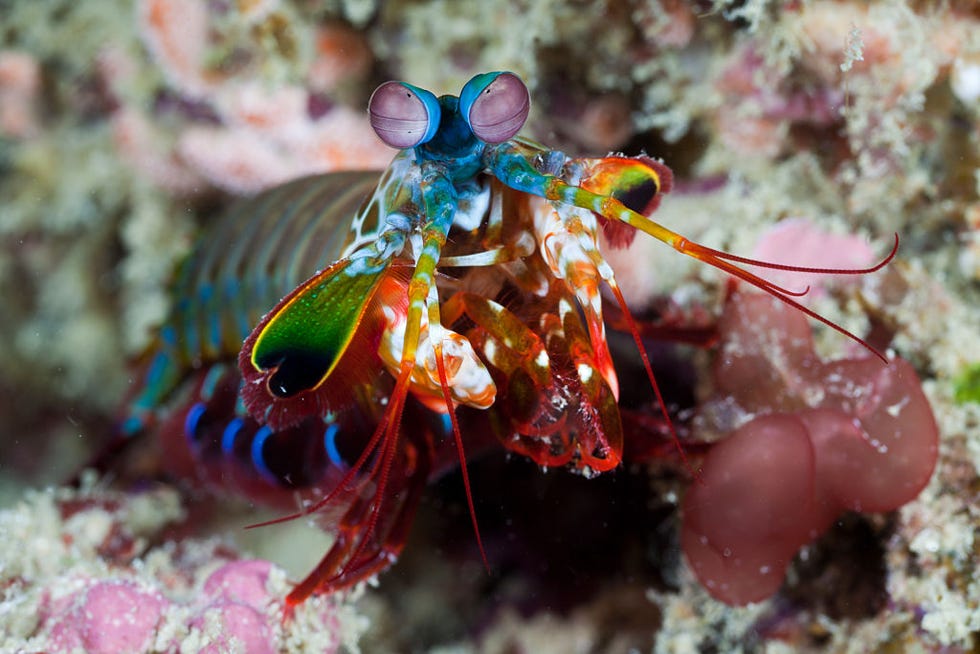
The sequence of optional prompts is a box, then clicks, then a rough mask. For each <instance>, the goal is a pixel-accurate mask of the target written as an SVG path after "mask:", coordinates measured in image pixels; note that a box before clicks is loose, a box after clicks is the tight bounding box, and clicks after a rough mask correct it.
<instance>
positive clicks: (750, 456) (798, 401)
mask: <svg viewBox="0 0 980 654" xmlns="http://www.w3.org/2000/svg"><path fill="white" fill-rule="evenodd" d="M720 326H721V332H722V337H723V345H722V354H721V356H720V357H719V361H718V363H717V364H716V368H715V375H716V388H717V389H718V392H719V396H720V399H719V400H718V401H719V402H723V403H727V405H729V406H731V405H734V406H737V407H739V409H740V411H736V412H729V415H731V414H732V413H734V414H738V413H741V414H742V415H746V414H748V415H755V416H756V417H755V418H753V419H751V420H750V421H749V422H747V423H746V424H744V425H742V426H741V427H739V428H738V429H737V430H735V431H734V433H732V434H731V435H730V436H729V437H727V438H725V439H724V440H722V441H720V442H719V443H717V444H716V445H714V446H713V447H712V448H711V450H710V451H709V452H708V454H707V456H706V457H705V460H704V465H703V470H702V476H701V479H700V481H699V483H695V484H694V485H693V486H692V488H691V489H690V490H689V491H688V494H687V497H686V498H685V501H684V506H683V515H684V517H683V527H682V536H681V545H682V548H683V550H684V553H685V555H686V556H687V559H688V562H689V563H690V564H691V567H692V569H693V570H694V572H695V574H696V575H697V577H698V578H699V579H700V580H701V582H702V583H703V584H704V586H705V587H706V588H707V590H708V591H709V593H711V594H712V595H713V596H714V597H716V598H718V599H720V600H722V601H724V602H727V603H729V604H735V605H741V604H747V603H749V602H755V601H760V600H762V599H765V598H766V597H768V596H769V595H771V594H772V593H774V592H775V591H776V590H777V589H778V588H779V586H780V585H781V583H782V580H783V577H784V575H785V571H786V568H787V566H788V564H789V562H790V561H791V560H792V559H793V557H794V556H795V554H796V551H797V550H798V549H799V548H800V547H801V546H803V545H805V544H806V543H808V542H810V541H811V540H813V539H815V538H816V537H817V536H819V535H820V534H821V533H822V532H824V531H825V530H826V529H827V528H828V527H829V526H830V525H831V524H832V523H833V521H834V520H835V519H836V518H837V516H838V515H840V513H841V512H842V511H844V510H853V511H864V512H870V511H891V510H894V509H897V508H898V507H900V506H902V505H903V504H905V503H907V502H909V501H911V500H912V499H914V498H915V497H916V496H917V495H918V494H919V492H920V491H921V490H922V488H923V487H924V486H925V485H926V483H928V481H929V478H930V476H931V475H932V471H933V469H934V468H935V465H936V459H937V456H938V438H939V431H938V427H937V425H936V421H935V418H934V417H933V414H932V410H931V408H930V406H929V403H928V400H927V399H926V397H925V395H924V394H923V392H922V389H921V387H920V385H919V380H918V378H917V377H916V375H915V372H914V371H913V370H912V367H911V366H910V365H909V364H908V363H907V362H905V361H903V360H901V359H894V360H892V361H890V362H889V364H888V365H885V364H883V363H882V362H881V361H880V360H879V359H877V358H875V357H871V356H866V357H862V358H860V359H844V360H840V361H832V362H824V361H821V360H820V359H819V357H817V356H816V354H815V353H814V351H813V342H812V337H811V336H810V331H809V326H808V325H807V323H806V319H805V317H804V316H803V315H802V314H800V313H799V312H797V311H794V310H792V309H789V308H787V307H785V306H783V305H781V304H778V303H774V302H773V301H772V300H771V299H769V298H766V297H764V296H758V295H750V296H743V295H736V296H734V299H733V301H731V302H730V303H729V305H728V307H727V308H726V312H725V315H724V316H723V318H722V320H721V322H720ZM709 404H710V403H709Z"/></svg>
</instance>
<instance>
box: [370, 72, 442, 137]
mask: <svg viewBox="0 0 980 654" xmlns="http://www.w3.org/2000/svg"><path fill="white" fill-rule="evenodd" d="M368 114H369V115H370V117H371V127H373V128H374V132H375V133H376V134H377V135H378V138H380V139H381V140H382V141H384V142H385V143H387V144H388V145H390V146H391V147H393V148H399V149H405V148H414V147H415V146H417V145H421V144H422V143H425V142H426V141H428V140H430V139H431V138H432V137H433V136H435V134H436V131H437V130H438V129H439V116H440V114H441V111H440V109H439V101H438V100H437V99H436V96H434V95H432V94H431V93H429V92H428V91H426V90H424V89H420V88H418V87H415V86H412V85H411V84H405V83H404V82H385V83H384V84H382V85H381V86H379V87H378V88H377V89H375V90H374V93H373V94H371V99H370V100H369V101H368Z"/></svg>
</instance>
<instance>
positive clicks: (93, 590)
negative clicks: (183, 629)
mask: <svg viewBox="0 0 980 654" xmlns="http://www.w3.org/2000/svg"><path fill="white" fill-rule="evenodd" d="M168 605H169V602H168V601H167V600H165V599H164V598H163V597H162V596H161V595H160V594H159V593H156V592H153V591H147V590H144V589H142V588H140V587H139V586H137V585H136V584H135V583H132V582H128V581H113V580H109V581H99V582H96V583H94V584H92V585H91V586H89V587H88V588H85V589H83V590H80V591H78V592H76V593H73V594H72V595H69V596H68V597H67V598H64V599H62V600H60V601H59V602H56V603H55V604H54V606H53V607H52V609H51V614H52V618H53V621H54V625H53V627H52V628H51V647H52V649H53V650H54V651H56V652H69V651H73V650H77V649H82V650H84V651H85V652H88V653H89V654H117V653H118V652H142V651H148V650H149V649H150V644H151V643H152V640H153V637H154V635H155V633H156V630H157V627H158V625H159V624H160V623H161V621H162V620H163V612H164V610H165V609H166V608H167V606H168Z"/></svg>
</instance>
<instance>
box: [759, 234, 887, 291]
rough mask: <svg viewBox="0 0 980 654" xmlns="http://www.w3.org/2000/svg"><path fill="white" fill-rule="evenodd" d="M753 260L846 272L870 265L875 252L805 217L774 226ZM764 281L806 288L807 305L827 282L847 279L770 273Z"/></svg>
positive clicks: (800, 288)
mask: <svg viewBox="0 0 980 654" xmlns="http://www.w3.org/2000/svg"><path fill="white" fill-rule="evenodd" d="M752 257H753V258H755V259H759V260H761V261H773V262H775V263H788V264H790V265H795V266H807V265H815V266H819V267H821V268H844V269H847V268H863V267H866V266H868V265H870V264H871V263H872V262H873V261H874V252H872V250H871V248H870V247H869V246H868V244H867V243H866V242H865V240H864V239H863V238H861V237H860V236H853V235H846V236H845V235H837V234H831V233H829V232H826V231H824V230H822V229H820V228H819V227H817V226H816V225H815V224H814V223H813V222H812V221H810V220H808V219H806V218H789V219H787V220H782V221H780V222H778V223H776V224H775V225H774V226H772V227H771V228H769V229H768V230H767V231H766V232H765V234H763V235H762V238H760V239H759V242H758V243H757V244H756V247H755V250H754V251H753V252H752ZM818 257H819V260H818V259H817V258H818ZM766 279H769V280H771V281H773V282H775V283H776V284H779V285H781V286H785V287H786V288H790V289H799V290H803V289H804V288H807V287H809V288H810V291H811V292H810V293H808V294H807V295H805V296H804V297H803V298H801V301H802V302H804V303H808V301H809V300H810V299H811V298H816V297H820V296H821V295H824V287H825V286H826V285H827V282H828V281H833V282H835V283H837V282H841V281H846V280H847V279H848V276H847V275H838V276H828V275H826V274H822V273H812V274H806V273H800V272H792V273H781V271H778V270H772V271H767V272H766ZM850 279H852V280H853V279H854V278H853V277H851V278H850Z"/></svg>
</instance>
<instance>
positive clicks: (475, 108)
mask: <svg viewBox="0 0 980 654" xmlns="http://www.w3.org/2000/svg"><path fill="white" fill-rule="evenodd" d="M530 109H531V96H530V95H529V94H528V92H527V87H526V86H525V85H524V82H522V81H521V79H520V78H519V77H518V76H517V75H515V74H513V73H507V72H503V73H483V74H482V75H477V76H476V77H474V78H473V79H471V80H470V81H469V82H467V83H466V86H464V87H463V91H462V92H461V93H460V94H459V112H460V114H462V116H463V119H464V120H466V124H467V125H469V126H470V129H471V130H473V133H474V134H475V135H476V137H477V138H478V139H480V140H481V141H483V142H484V143H503V142H504V141H509V140H510V139H511V138H513V137H514V136H515V135H516V134H517V133H518V132H519V131H521V127H523V126H524V121H525V120H527V114H528V111H530Z"/></svg>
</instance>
